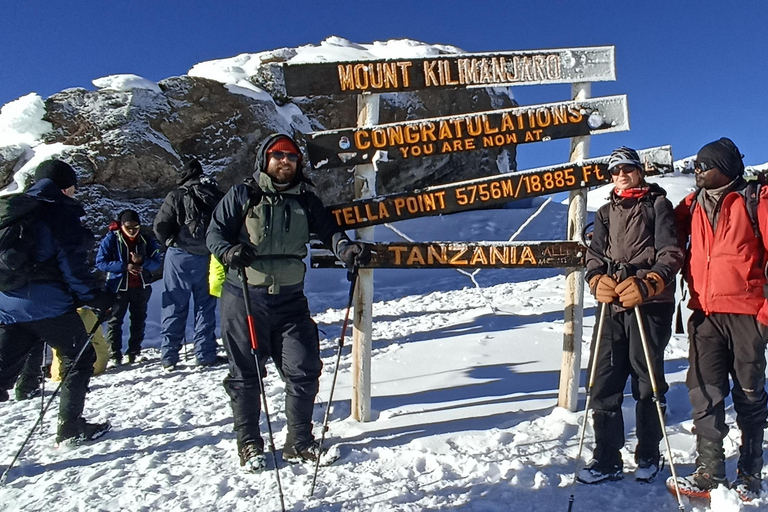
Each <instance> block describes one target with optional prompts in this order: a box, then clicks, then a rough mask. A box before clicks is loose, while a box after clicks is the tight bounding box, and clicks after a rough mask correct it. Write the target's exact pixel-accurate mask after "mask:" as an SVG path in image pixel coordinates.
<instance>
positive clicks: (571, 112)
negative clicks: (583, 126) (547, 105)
mask: <svg viewBox="0 0 768 512" xmlns="http://www.w3.org/2000/svg"><path fill="white" fill-rule="evenodd" d="M568 119H569V120H570V121H571V122H572V123H580V122H581V120H582V119H584V114H583V113H582V112H581V109H580V108H579V107H578V105H569V106H568Z"/></svg>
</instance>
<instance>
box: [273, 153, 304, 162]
mask: <svg viewBox="0 0 768 512" xmlns="http://www.w3.org/2000/svg"><path fill="white" fill-rule="evenodd" d="M269 155H270V156H271V157H272V158H274V159H275V160H282V159H283V158H288V161H289V162H293V163H296V162H298V161H299V155H297V154H296V153H286V152H285V151H273V152H271V153H270V154H269Z"/></svg>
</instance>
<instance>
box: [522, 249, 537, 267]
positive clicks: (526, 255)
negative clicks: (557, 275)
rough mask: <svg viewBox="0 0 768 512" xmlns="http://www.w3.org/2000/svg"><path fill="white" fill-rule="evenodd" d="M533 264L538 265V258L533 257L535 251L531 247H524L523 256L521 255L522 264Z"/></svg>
mask: <svg viewBox="0 0 768 512" xmlns="http://www.w3.org/2000/svg"><path fill="white" fill-rule="evenodd" d="M524 263H532V264H533V265H536V257H535V256H534V255H533V251H532V250H531V248H530V247H529V246H527V245H526V246H525V247H523V251H522V254H520V264H521V265H522V264H524Z"/></svg>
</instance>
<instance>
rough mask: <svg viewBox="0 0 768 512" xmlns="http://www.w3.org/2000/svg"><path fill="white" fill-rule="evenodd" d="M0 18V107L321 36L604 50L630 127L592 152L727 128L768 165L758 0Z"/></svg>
mask: <svg viewBox="0 0 768 512" xmlns="http://www.w3.org/2000/svg"><path fill="white" fill-rule="evenodd" d="M0 17H1V18H2V19H3V20H4V23H3V25H4V26H3V30H2V31H0V48H2V52H1V53H0V55H2V57H0V105H2V104H5V103H7V102H9V101H12V100H13V99H16V98H18V97H20V96H22V95H24V94H27V93H29V92H37V93H38V94H40V95H41V96H43V97H44V98H45V97H48V96H50V95H51V94H53V93H55V92H58V91H60V90H62V89H65V88H68V87H86V88H93V86H92V84H91V80H93V79H95V78H98V77H101V76H105V75H110V74H117V73H134V74H137V75H141V76H143V77H145V78H148V79H151V80H155V81H159V80H162V79H163V78H167V77H170V76H176V75H181V74H184V73H186V72H187V71H188V70H189V69H190V68H191V67H192V66H193V65H194V64H196V63H198V62H202V61H205V60H211V59H218V58H225V57H231V56H234V55H237V54H239V53H255V52H260V51H264V50H269V49H273V48H279V47H283V46H299V45H303V44H309V43H312V44H317V43H319V42H320V41H321V40H323V39H325V38H326V37H328V36H331V35H336V36H340V37H344V38H347V39H349V40H351V41H354V42H359V43H370V42H373V41H379V40H387V39H395V38H410V39H416V40H420V41H424V42H427V43H441V44H452V45H455V46H458V47H460V48H462V49H464V50H466V51H469V52H483V51H507V50H524V49H543V48H567V47H576V46H596V45H614V46H616V62H617V80H616V81H615V82H604V83H596V84H594V85H593V87H592V95H593V96H607V95H613V94H627V95H628V103H629V113H630V124H631V131H629V132H624V133H617V134H606V135H599V136H595V137H592V141H591V151H590V155H591V156H599V155H603V154H607V153H609V152H610V151H611V149H613V148H614V147H616V146H619V145H629V146H633V147H637V148H642V147H650V146H657V145H662V144H671V145H672V148H673V151H674V154H675V158H682V157H685V156H689V155H691V154H694V153H695V152H696V151H697V150H698V149H699V148H700V147H701V146H702V145H704V144H706V143H707V142H710V141H712V140H715V139H717V138H719V137H721V136H728V137H730V138H732V139H733V140H734V141H735V142H736V144H737V145H738V146H739V148H740V149H741V151H742V153H744V155H745V162H746V163H747V164H748V165H749V164H753V165H754V164H762V163H765V162H768V143H766V120H767V119H768V94H766V93H767V92H768V90H767V89H768V87H767V86H766V84H768V65H766V60H765V57H764V55H765V54H766V52H767V51H768V30H766V28H767V27H768V2H763V1H759V0H753V1H746V0H732V1H730V2H723V1H722V0H701V1H697V2H683V1H679V0H668V1H657V0H650V1H643V2H641V1H608V0H606V1H583V2H577V1H564V0H553V1H546V0H534V1H531V2H527V3H523V2H512V1H506V2H500V1H487V2H482V1H475V2H469V1H467V0H463V1H458V0H439V1H433V0H426V1H403V0H390V1H386V2H383V1H379V2H371V1H367V0H358V1H347V0H341V1H334V2H322V1H317V0H315V1H307V0H294V1H292V2H274V1H272V2H263V1H256V0H252V1H245V0H226V1H224V2H211V1H209V0H206V1H203V0H184V1H181V0H161V1H157V0H153V1H149V0H111V1H104V0H100V1H95V0H77V1H73V2H46V1H43V0H27V1H24V2H17V1H6V2H2V5H0ZM514 92H515V96H516V98H517V100H518V101H519V102H520V104H521V105H526V104H536V103H547V102H555V101H563V100H566V99H569V97H570V86H568V85H552V86H525V87H516V88H515V89H514ZM435 115H436V116H437V115H440V113H439V112H436V113H435ZM567 157H568V146H567V143H566V142H564V141H553V142H547V143H541V144H529V145H525V146H521V147H520V151H519V164H520V165H519V167H520V168H530V167H535V166H540V165H550V164H556V163H560V162H563V161H566V160H567Z"/></svg>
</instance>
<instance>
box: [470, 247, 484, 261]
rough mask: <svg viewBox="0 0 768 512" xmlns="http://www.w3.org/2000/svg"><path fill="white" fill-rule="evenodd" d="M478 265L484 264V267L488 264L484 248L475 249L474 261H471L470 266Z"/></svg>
mask: <svg viewBox="0 0 768 512" xmlns="http://www.w3.org/2000/svg"><path fill="white" fill-rule="evenodd" d="M477 263H482V264H483V265H487V264H488V259H487V258H486V257H485V253H484V252H483V248H482V247H475V251H474V253H473V254H472V259H471V260H470V261H469V264H470V265H476V264H477Z"/></svg>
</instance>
